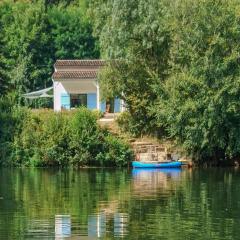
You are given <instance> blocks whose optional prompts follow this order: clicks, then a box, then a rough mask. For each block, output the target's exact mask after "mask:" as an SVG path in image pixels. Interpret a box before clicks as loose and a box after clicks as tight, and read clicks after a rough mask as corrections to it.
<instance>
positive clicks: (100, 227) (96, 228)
mask: <svg viewBox="0 0 240 240" xmlns="http://www.w3.org/2000/svg"><path fill="white" fill-rule="evenodd" d="M105 233H106V215H105V214H104V213H100V214H97V215H91V216H89V217H88V236H89V237H98V238H99V237H103V236H104V235H105Z"/></svg>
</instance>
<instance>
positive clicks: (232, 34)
mask: <svg viewBox="0 0 240 240" xmlns="http://www.w3.org/2000/svg"><path fill="white" fill-rule="evenodd" d="M175 7H176V9H173V12H174V14H173V16H174V18H173V24H172V26H173V31H174V39H173V45H172V48H171V67H172V68H171V77H170V78H169V79H168V80H167V82H166V84H165V89H164V90H165V94H166V95H165V94H164V95H162V94H161V93H160V92H159V94H158V95H159V105H158V106H159V107H157V108H156V109H155V110H154V111H155V112H156V115H157V116H158V120H159V123H160V124H163V123H164V126H165V127H166V128H167V130H168V132H169V134H170V136H171V137H173V138H175V139H177V140H178V142H179V143H180V144H182V145H183V146H184V148H185V149H187V150H188V151H189V153H192V154H193V156H194V157H195V158H196V159H200V160H203V159H205V160H206V159H209V158H210V159H213V161H214V162H215V163H217V162H218V161H219V160H221V159H222V160H224V159H229V158H231V159H233V158H234V157H237V156H239V153H240V138H239V134H240V128H239V126H240V114H239V108H240V102H239V97H240V77H239V76H240V75H239V73H240V72H239V70H240V68H239V51H240V45H239V41H238V39H239V37H240V28H239V20H240V18H239V14H238V10H239V7H240V6H239V3H238V2H236V1H225V0H221V1H217V2H216V1H214V0H209V1H203V0H198V1H191V0H189V1H179V2H178V4H176V5H175Z"/></svg>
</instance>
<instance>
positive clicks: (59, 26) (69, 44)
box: [48, 5, 99, 59]
mask: <svg viewBox="0 0 240 240" xmlns="http://www.w3.org/2000/svg"><path fill="white" fill-rule="evenodd" d="M83 10H84V7H81V5H80V6H74V5H73V6H69V7H67V8H66V7H64V6H63V5H59V6H53V7H52V8H51V9H49V11H48V16H49V21H50V24H51V37H52V41H53V48H54V58H55V59H58V58H60V59H64V58H65V59H76V58H80V59H82V58H98V57H99V51H98V48H97V45H96V39H95V38H94V37H93V35H92V26H91V24H90V22H89V20H88V18H87V17H86V14H85V15H84V12H83Z"/></svg>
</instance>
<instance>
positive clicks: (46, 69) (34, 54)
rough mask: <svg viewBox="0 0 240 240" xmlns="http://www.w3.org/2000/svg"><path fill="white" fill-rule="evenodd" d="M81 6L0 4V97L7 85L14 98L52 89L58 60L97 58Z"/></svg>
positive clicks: (80, 3) (41, 1)
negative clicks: (55, 64)
mask: <svg viewBox="0 0 240 240" xmlns="http://www.w3.org/2000/svg"><path fill="white" fill-rule="evenodd" d="M84 2H85V1H76V0H75V1H45V0H38V1H27V0H26V1H13V0H4V1H1V2H0V83H2V82H3V83H4V85H3V86H4V88H3V87H2V86H0V91H1V92H0V93H1V94H3V93H6V91H5V89H6V87H7V86H8V91H15V92H17V93H18V95H19V96H20V94H22V93H25V92H29V91H34V90H37V89H42V88H44V87H48V86H51V84H52V80H51V75H52V72H53V64H54V62H55V60H56V59H58V58H60V59H63V58H67V59H72V58H97V57H98V56H99V51H98V47H97V44H96V39H95V38H94V37H93V36H92V26H91V23H90V22H89V19H88V17H87V15H86V14H85V11H86V6H85V5H86V4H84ZM7 77H8V78H7ZM1 85H2V84H1Z"/></svg>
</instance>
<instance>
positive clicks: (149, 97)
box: [91, 0, 171, 133]
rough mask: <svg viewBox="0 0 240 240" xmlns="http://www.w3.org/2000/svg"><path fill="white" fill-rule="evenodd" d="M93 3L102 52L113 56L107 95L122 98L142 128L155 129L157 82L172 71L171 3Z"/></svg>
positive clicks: (106, 74)
mask: <svg viewBox="0 0 240 240" xmlns="http://www.w3.org/2000/svg"><path fill="white" fill-rule="evenodd" d="M91 6H92V9H93V11H92V16H93V19H94V25H95V33H96V34H97V35H99V36H100V48H101V51H102V55H103V57H104V58H106V59H110V60H114V61H110V64H109V65H108V66H107V68H106V69H105V71H103V73H102V75H101V82H100V83H101V89H102V93H103V95H104V97H105V98H106V97H113V96H118V97H120V98H122V99H124V101H125V103H126V105H127V107H128V109H129V112H130V114H131V116H132V119H133V121H134V122H135V123H136V124H135V125H136V126H138V128H139V131H140V132H142V133H143V132H148V131H149V130H150V129H148V128H149V127H150V128H151V129H156V125H154V117H153V115H152V113H151V111H150V109H151V105H153V104H154V102H155V100H156V97H157V95H156V93H155V88H156V85H160V84H161V83H162V82H163V81H164V80H165V78H166V76H167V75H168V56H169V47H170V44H171V38H170V31H169V28H168V25H169V22H168V21H167V13H168V4H167V3H165V2H164V1H159V0H153V1H152V0H147V1H146V0H134V1H128V0H121V1H120V0H107V1H103V0H99V1H93V2H92V3H91ZM146 123H148V124H146ZM151 123H153V125H152V126H151Z"/></svg>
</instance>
